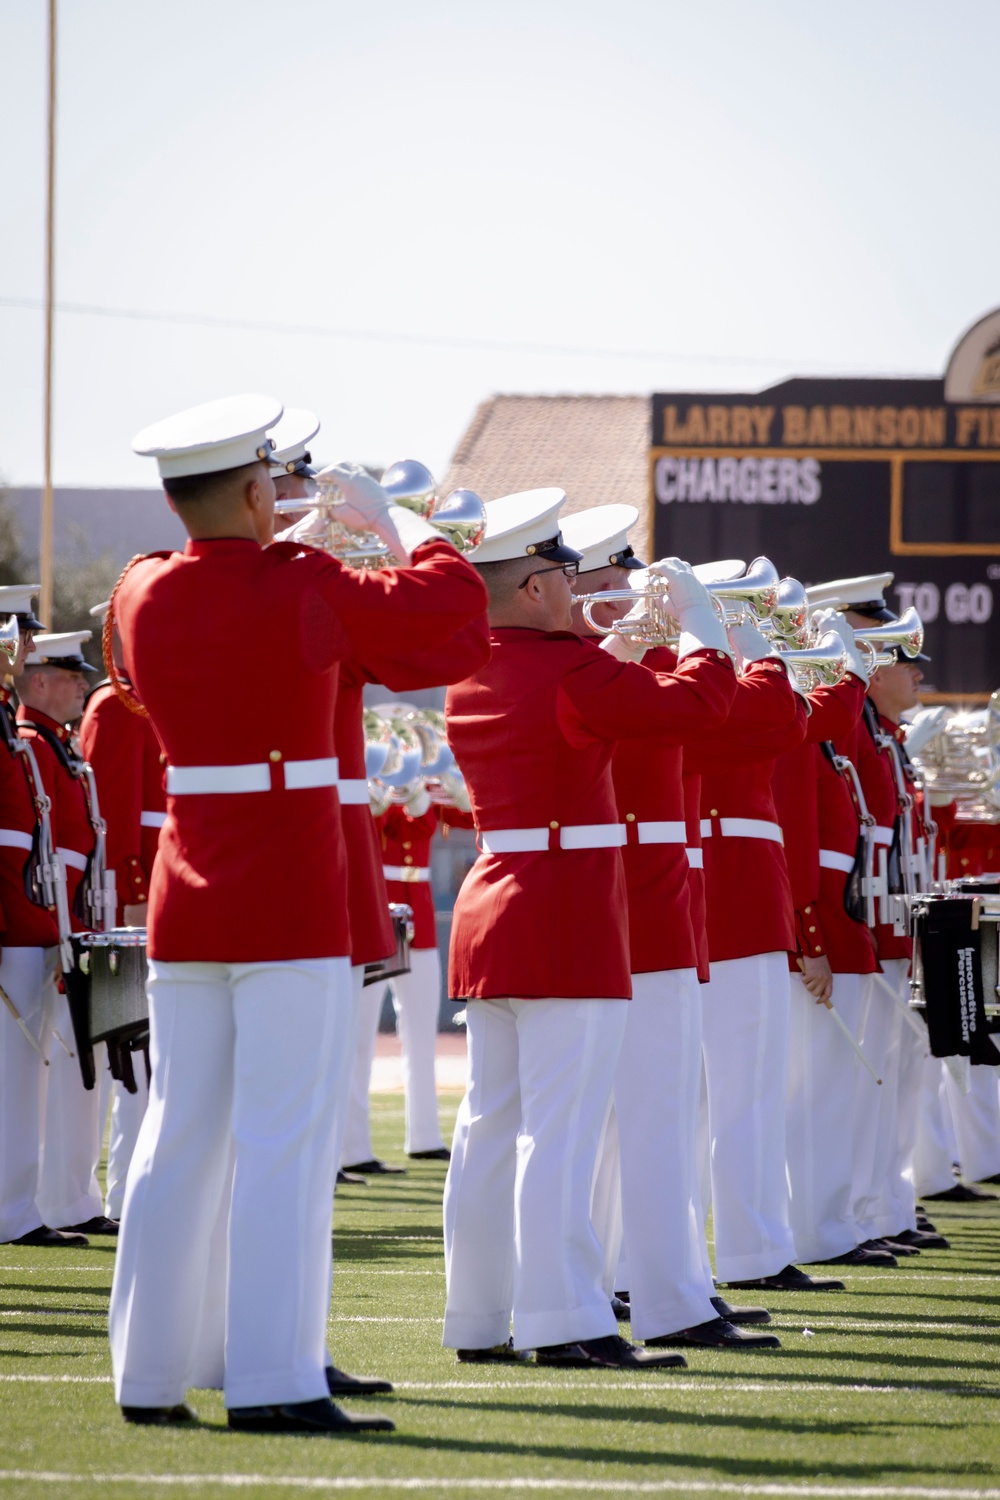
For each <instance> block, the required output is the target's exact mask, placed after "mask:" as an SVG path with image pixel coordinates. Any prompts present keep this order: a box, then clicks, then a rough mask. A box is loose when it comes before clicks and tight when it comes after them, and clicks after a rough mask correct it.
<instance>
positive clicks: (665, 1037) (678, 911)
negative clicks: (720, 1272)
mask: <svg viewBox="0 0 1000 1500" xmlns="http://www.w3.org/2000/svg"><path fill="white" fill-rule="evenodd" d="M638 514H639V513H638V511H637V510H636V509H635V507H634V506H631V505H600V506H595V507H594V508H593V509H591V510H587V511H582V512H579V513H578V514H576V515H572V516H569V517H567V519H566V520H565V521H564V523H563V537H564V540H565V541H566V543H567V544H568V545H569V546H570V547H573V548H574V549H576V550H577V551H579V552H580V553H581V554H582V555H581V559H580V570H579V573H578V574H577V580H576V583H575V584H574V592H575V593H577V594H584V595H588V594H600V593H604V592H609V591H611V590H616V591H617V590H623V589H628V587H629V584H630V578H631V577H632V576H633V570H636V569H641V568H642V563H641V562H640V561H639V559H638V558H637V557H635V555H634V553H633V551H632V548H631V547H630V546H629V543H628V531H629V528H630V527H631V526H633V525H634V524H635V522H636V520H637V519H638ZM628 608H629V604H628V601H627V600H625V601H620V602H619V601H614V602H608V603H606V604H605V603H599V604H597V605H596V606H594V607H593V609H592V613H593V616H594V621H595V623H596V624H597V625H598V626H604V627H605V628H608V627H609V626H611V625H612V624H613V622H614V621H615V620H616V619H620V618H622V617H623V616H624V615H625V613H626V611H627V610H628ZM573 622H574V628H575V629H576V631H577V632H578V634H580V635H581V636H583V637H584V638H590V639H593V631H592V629H591V627H590V626H589V625H588V623H587V620H586V617H585V616H584V614H583V610H582V608H579V607H578V608H576V609H574V612H573ZM629 644H630V643H629V642H628V641H626V642H625V643H624V645H626V646H628V645H629ZM630 654H631V656H632V659H633V660H634V661H639V660H641V661H642V664H643V667H644V668H647V669H650V670H652V671H653V672H659V673H663V674H667V673H672V672H674V671H675V669H676V667H677V658H676V656H675V655H674V653H673V651H671V650H669V649H668V648H666V647H662V646H661V647H658V648H653V649H652V650H649V651H646V652H645V653H643V651H642V648H641V646H639V645H638V644H636V645H635V647H634V649H633V650H632V651H631V653H630ZM716 730H717V720H716V718H715V717H714V716H712V717H710V718H708V719H707V722H706V723H705V724H704V725H699V724H698V723H697V722H696V721H694V720H691V719H689V720H688V721H687V722H682V723H680V724H679V725H678V726H671V727H670V728H668V729H663V730H661V732H660V733H659V734H658V735H656V736H655V737H650V738H643V739H640V738H637V737H632V736H630V737H628V738H622V739H619V741H618V743H617V745H616V746H615V751H614V758H613V761H612V776H613V779H614V788H615V796H616V799H617V805H618V814H619V817H620V819H621V820H622V821H623V822H624V825H625V833H626V843H625V846H624V848H623V850H622V856H623V860H624V866H625V883H626V889H627V894H628V918H629V949H630V968H631V980H632V1001H631V1004H630V1005H629V1007H628V1011H627V1016H626V1021H625V1037H624V1041H623V1044H622V1051H621V1056H620V1058H619V1062H618V1068H617V1071H616V1073H615V1080H614V1114H615V1125H616V1135H617V1143H618V1150H617V1152H614V1150H613V1142H614V1139H615V1132H612V1134H611V1136H610V1137H606V1143H605V1148H604V1149H605V1152H606V1151H607V1150H608V1146H609V1142H610V1143H611V1145H612V1154H613V1158H614V1157H616V1158H617V1159H613V1160H612V1162H611V1163H610V1164H608V1166H605V1164H604V1163H603V1162H602V1164H601V1169H600V1170H601V1173H602V1175H603V1172H604V1171H607V1170H610V1171H611V1172H612V1174H613V1175H617V1170H618V1169H619V1162H620V1183H621V1187H620V1196H621V1221H620V1222H621V1227H622V1228H623V1229H624V1235H625V1241H626V1244H627V1265H628V1288H629V1294H630V1304H629V1305H630V1310H631V1323H632V1332H633V1334H634V1335H635V1336H636V1337H638V1338H641V1339H643V1340H644V1341H645V1343H646V1345H647V1347H650V1346H652V1347H667V1346H670V1347H679V1346H686V1345H695V1346H708V1347H711V1348H723V1349H728V1348H741V1347H742V1348H747V1347H750V1348H772V1349H773V1348H777V1347H778V1340H777V1339H776V1338H775V1337H774V1336H773V1335H771V1334H766V1333H750V1332H744V1330H743V1329H741V1328H738V1327H736V1326H734V1324H733V1323H731V1322H730V1321H728V1319H727V1318H726V1317H725V1316H724V1315H722V1314H721V1313H720V1310H719V1307H718V1305H717V1303H716V1302H715V1301H713V1298H714V1297H715V1286H714V1283H713V1282H712V1279H711V1275H710V1273H708V1274H706V1270H705V1262H706V1254H705V1243H704V1232H703V1228H702V1223H701V1217H700V1215H699V1214H698V1212H697V1210H696V1208H695V1201H694V1200H695V1194H696V1192H697V1152H696V1138H697V1128H698V1103H699V1095H700V1088H701V996H700V994H699V986H698V975H697V948H696V943H695V936H694V931H693V927H692V922H691V916H690V894H689V883H688V858H687V852H686V844H687V830H686V825H685V815H684V785H683V780H682V774H681V773H682V762H683V745H684V742H685V741H687V742H689V743H690V742H692V741H697V740H699V739H701V738H706V737H707V738H709V739H710V738H711V736H712V734H713V733H714V732H716ZM603 1195H604V1198H605V1202H606V1203H608V1202H609V1201H610V1204H612V1205H613V1204H614V1203H615V1200H616V1198H617V1194H615V1193H614V1192H613V1190H611V1189H609V1187H608V1186H607V1185H605V1186H604V1188H603ZM609 1219H611V1220H612V1221H613V1222H609ZM617 1221H618V1216H617V1215H616V1214H614V1215H608V1213H607V1210H605V1214H604V1222H603V1223H602V1222H601V1220H600V1217H599V1200H598V1192H597V1185H596V1184H595V1201H594V1227H595V1229H596V1230H597V1232H598V1236H599V1237H600V1238H601V1239H602V1240H603V1242H604V1248H605V1264H606V1265H608V1264H611V1265H612V1266H613V1265H616V1264H617V1262H618V1247H619V1245H620V1241H621V1234H620V1232H616V1231H618V1229H619V1222H617ZM609 1241H610V1243H609ZM605 1289H606V1290H607V1287H606V1288H605Z"/></svg>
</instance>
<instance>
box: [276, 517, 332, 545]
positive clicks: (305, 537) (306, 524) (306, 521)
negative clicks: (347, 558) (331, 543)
mask: <svg viewBox="0 0 1000 1500" xmlns="http://www.w3.org/2000/svg"><path fill="white" fill-rule="evenodd" d="M274 540H275V541H276V542H304V543H305V544H306V546H309V547H319V546H321V545H322V544H323V542H324V541H325V540H326V516H325V515H324V514H323V512H322V511H320V510H311V511H310V512H309V514H308V515H305V516H300V518H299V519H298V520H297V521H295V522H294V523H293V525H291V526H286V527H285V529H284V531H276V532H275V534H274Z"/></svg>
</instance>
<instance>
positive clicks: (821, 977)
mask: <svg viewBox="0 0 1000 1500" xmlns="http://www.w3.org/2000/svg"><path fill="white" fill-rule="evenodd" d="M798 963H799V968H800V969H801V970H802V983H803V984H804V985H805V987H806V989H807V990H808V991H809V993H810V995H812V996H813V998H814V999H815V1001H816V1004H817V1005H825V1006H826V1008H827V1010H832V1009H833V999H832V997H833V970H832V969H831V968H830V960H829V959H828V958H827V956H826V954H825V953H822V954H820V956H819V957H818V958H816V957H814V956H810V955H806V956H805V957H804V958H800V959H799V961H798Z"/></svg>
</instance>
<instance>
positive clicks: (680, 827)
mask: <svg viewBox="0 0 1000 1500" xmlns="http://www.w3.org/2000/svg"><path fill="white" fill-rule="evenodd" d="M635 826H636V829H637V830H638V834H639V843H640V844H686V843H687V828H686V827H685V826H684V824H683V823H668V822H660V823H637V824H636V825H635Z"/></svg>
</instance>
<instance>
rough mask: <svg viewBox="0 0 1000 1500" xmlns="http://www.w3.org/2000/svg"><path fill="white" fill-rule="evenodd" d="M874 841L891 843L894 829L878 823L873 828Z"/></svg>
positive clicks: (876, 842)
mask: <svg viewBox="0 0 1000 1500" xmlns="http://www.w3.org/2000/svg"><path fill="white" fill-rule="evenodd" d="M872 842H873V843H875V844H891V843H892V829H891V828H883V827H881V825H880V824H876V825H875V827H874V828H873V829H872Z"/></svg>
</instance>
